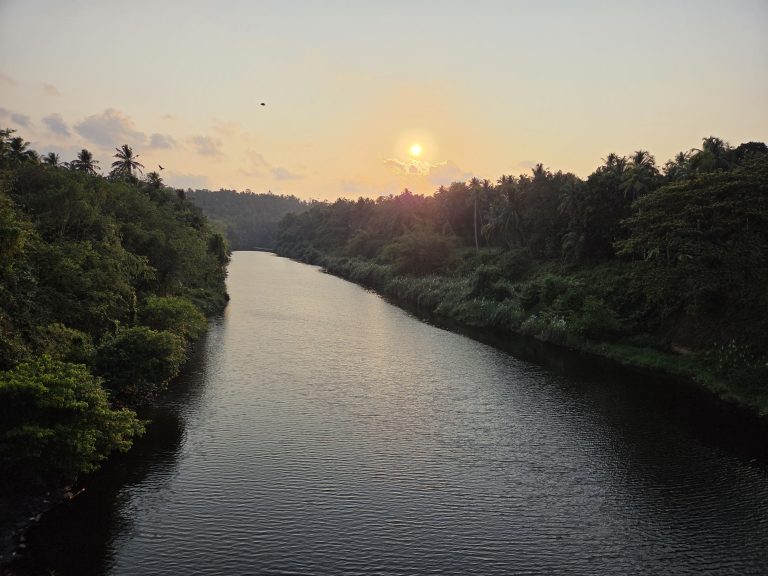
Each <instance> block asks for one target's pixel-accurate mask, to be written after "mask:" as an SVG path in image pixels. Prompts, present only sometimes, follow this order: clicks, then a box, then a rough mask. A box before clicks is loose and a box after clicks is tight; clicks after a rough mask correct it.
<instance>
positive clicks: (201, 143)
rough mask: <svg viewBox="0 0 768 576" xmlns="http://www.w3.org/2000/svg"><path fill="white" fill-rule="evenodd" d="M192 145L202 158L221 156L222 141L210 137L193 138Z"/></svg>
mask: <svg viewBox="0 0 768 576" xmlns="http://www.w3.org/2000/svg"><path fill="white" fill-rule="evenodd" d="M191 140H192V144H193V145H194V146H195V149H196V150H197V153H198V154H200V155H202V156H221V155H222V152H221V140H218V139H216V138H211V137H210V136H193V137H192V139H191Z"/></svg>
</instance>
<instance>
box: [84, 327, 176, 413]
mask: <svg viewBox="0 0 768 576" xmlns="http://www.w3.org/2000/svg"><path fill="white" fill-rule="evenodd" d="M183 361H184V341H183V340H182V339H181V338H180V337H179V336H177V335H175V334H173V333H172V332H168V331H167V330H153V329H151V328H148V327H146V326H135V327H132V328H124V329H121V330H119V331H118V333H117V334H115V335H114V336H108V337H107V338H105V339H104V341H103V342H102V343H101V345H100V346H99V348H98V350H97V352H96V370H97V372H98V373H99V375H101V376H103V377H104V378H105V379H106V384H107V387H108V388H109V389H110V390H113V391H114V392H115V394H116V395H117V396H118V397H120V398H121V399H122V400H128V401H132V402H141V401H146V400H147V399H149V398H151V397H152V396H153V395H154V394H155V393H156V392H157V391H158V390H160V389H162V388H163V387H164V386H165V385H166V384H167V383H168V381H169V380H170V379H171V378H173V377H174V376H176V375H177V374H178V372H179V367H180V366H181V363H182V362H183Z"/></svg>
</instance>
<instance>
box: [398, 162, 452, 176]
mask: <svg viewBox="0 0 768 576" xmlns="http://www.w3.org/2000/svg"><path fill="white" fill-rule="evenodd" d="M383 162H384V164H386V165H387V166H390V167H391V168H393V169H394V170H395V172H397V173H399V174H412V175H418V176H428V175H429V174H430V173H431V172H432V171H433V170H434V169H435V168H439V167H441V166H445V165H446V164H447V162H435V163H432V162H427V161H426V160H418V159H416V158H408V159H407V160H399V159H398V158H386V159H384V160H383Z"/></svg>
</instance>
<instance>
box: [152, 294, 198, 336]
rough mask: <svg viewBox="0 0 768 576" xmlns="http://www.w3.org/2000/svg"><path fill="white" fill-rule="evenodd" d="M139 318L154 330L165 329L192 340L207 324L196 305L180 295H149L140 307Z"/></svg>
mask: <svg viewBox="0 0 768 576" xmlns="http://www.w3.org/2000/svg"><path fill="white" fill-rule="evenodd" d="M139 319H140V320H141V322H142V323H143V324H145V325H146V326H149V327H150V328H154V329H155V330H167V331H169V332H173V333H174V334H176V335H177V336H180V337H181V338H183V339H184V341H186V342H189V341H191V340H194V339H195V338H197V337H198V336H200V334H202V333H203V332H204V331H205V328H206V326H207V325H208V324H207V322H206V320H205V316H203V314H202V312H200V310H198V309H197V307H196V306H195V305H194V304H193V303H192V302H190V301H189V300H187V299H186V298H182V297H180V296H150V297H149V298H147V301H146V302H145V303H144V306H142V307H141V310H140V313H139Z"/></svg>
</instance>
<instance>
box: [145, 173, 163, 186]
mask: <svg viewBox="0 0 768 576" xmlns="http://www.w3.org/2000/svg"><path fill="white" fill-rule="evenodd" d="M147 184H149V185H150V187H152V188H154V189H155V190H159V189H160V187H161V186H162V185H163V179H162V178H161V177H160V174H158V173H157V172H149V173H148V174H147Z"/></svg>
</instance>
